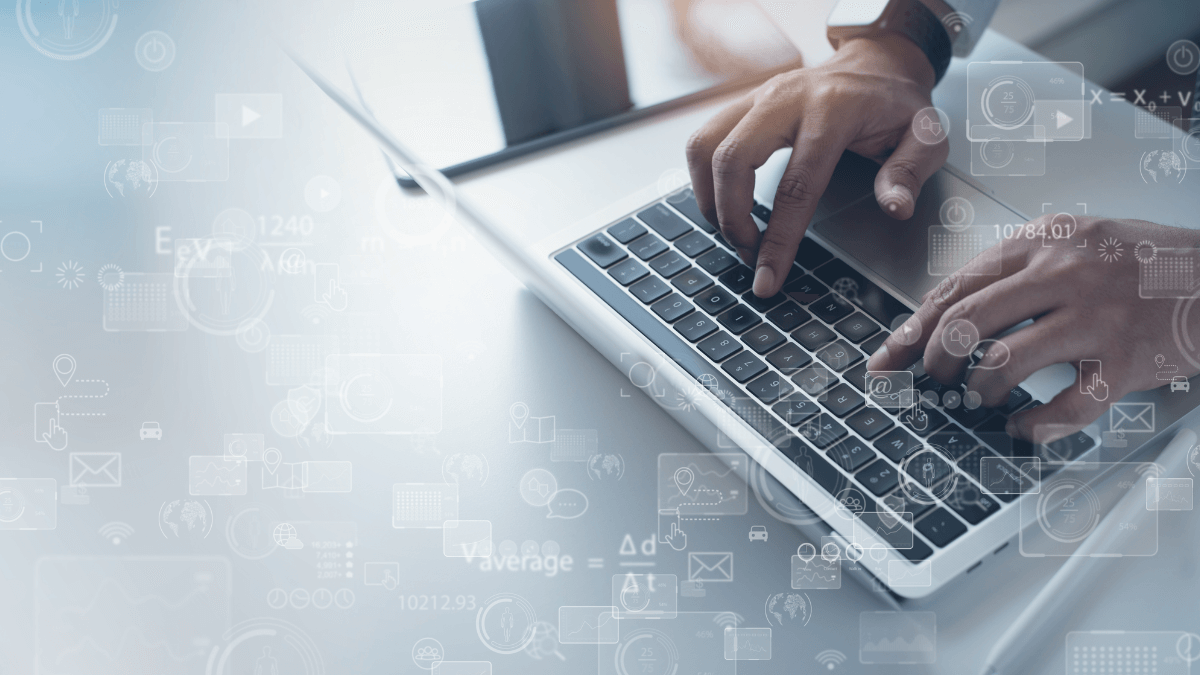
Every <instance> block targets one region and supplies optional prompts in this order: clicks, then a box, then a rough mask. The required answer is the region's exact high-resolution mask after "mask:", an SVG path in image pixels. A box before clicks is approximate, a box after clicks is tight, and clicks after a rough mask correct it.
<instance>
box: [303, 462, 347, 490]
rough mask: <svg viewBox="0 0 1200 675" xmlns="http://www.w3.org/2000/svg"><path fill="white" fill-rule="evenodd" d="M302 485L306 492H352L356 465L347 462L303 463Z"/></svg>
mask: <svg viewBox="0 0 1200 675" xmlns="http://www.w3.org/2000/svg"><path fill="white" fill-rule="evenodd" d="M300 469H301V471H300V475H301V477H300V485H301V486H302V489H303V490H304V491H305V492H350V491H351V489H353V487H354V465H353V464H352V463H350V462H347V461H325V462H302V463H301V464H300Z"/></svg>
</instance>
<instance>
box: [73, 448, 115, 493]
mask: <svg viewBox="0 0 1200 675" xmlns="http://www.w3.org/2000/svg"><path fill="white" fill-rule="evenodd" d="M68 478H69V480H70V485H71V487H121V453H119V452H72V453H71V460H70V471H69V473H68Z"/></svg>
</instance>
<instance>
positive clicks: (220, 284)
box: [217, 261, 237, 316]
mask: <svg viewBox="0 0 1200 675" xmlns="http://www.w3.org/2000/svg"><path fill="white" fill-rule="evenodd" d="M236 289H237V278H236V277H234V275H233V261H229V262H228V263H227V264H226V265H225V269H223V270H220V271H219V272H218V274H217V296H218V298H219V299H220V302H221V316H229V305H230V302H231V300H232V296H233V292H234V290H236Z"/></svg>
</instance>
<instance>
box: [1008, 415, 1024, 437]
mask: <svg viewBox="0 0 1200 675" xmlns="http://www.w3.org/2000/svg"><path fill="white" fill-rule="evenodd" d="M1004 433H1006V434H1008V435H1009V436H1012V437H1013V438H1020V437H1021V435H1020V431H1019V430H1018V429H1017V421H1016V420H1015V419H1012V418H1009V420H1008V424H1005V425H1004Z"/></svg>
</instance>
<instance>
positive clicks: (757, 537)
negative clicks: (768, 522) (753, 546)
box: [750, 525, 767, 541]
mask: <svg viewBox="0 0 1200 675" xmlns="http://www.w3.org/2000/svg"><path fill="white" fill-rule="evenodd" d="M766 540H767V528H766V526H764V525H754V526H752V527H751V528H750V541H766Z"/></svg>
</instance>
